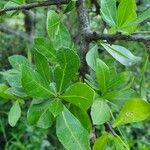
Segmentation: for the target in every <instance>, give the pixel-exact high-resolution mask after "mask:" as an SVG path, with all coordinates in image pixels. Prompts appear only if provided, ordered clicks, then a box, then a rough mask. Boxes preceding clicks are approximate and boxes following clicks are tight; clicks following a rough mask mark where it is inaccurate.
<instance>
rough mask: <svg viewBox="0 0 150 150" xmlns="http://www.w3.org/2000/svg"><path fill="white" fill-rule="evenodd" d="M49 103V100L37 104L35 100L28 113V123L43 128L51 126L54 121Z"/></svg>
mask: <svg viewBox="0 0 150 150" xmlns="http://www.w3.org/2000/svg"><path fill="white" fill-rule="evenodd" d="M35 101H37V100H35ZM49 105H50V101H49V100H47V101H46V100H45V101H43V102H41V103H37V104H36V103H34V101H33V102H32V104H31V106H30V108H29V110H28V113H27V120H28V123H29V124H30V125H36V126H38V127H40V128H43V129H47V128H49V127H50V126H51V125H52V123H53V117H52V114H51V112H50V111H49Z"/></svg>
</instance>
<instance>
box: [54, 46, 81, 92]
mask: <svg viewBox="0 0 150 150" xmlns="http://www.w3.org/2000/svg"><path fill="white" fill-rule="evenodd" d="M57 62H58V63H59V66H58V67H57V68H56V69H55V70H54V79H55V82H56V85H57V88H58V91H59V92H61V91H62V90H64V88H65V87H66V86H67V85H68V83H69V82H70V81H71V80H72V79H73V77H74V76H75V74H76V73H77V71H78V69H79V57H78V55H77V54H76V53H75V52H74V51H73V50H71V49H65V48H62V49H60V50H59V51H58V52H57Z"/></svg>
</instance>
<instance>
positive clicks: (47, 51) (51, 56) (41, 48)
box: [34, 38, 56, 62]
mask: <svg viewBox="0 0 150 150" xmlns="http://www.w3.org/2000/svg"><path fill="white" fill-rule="evenodd" d="M34 45H35V49H36V51H38V52H39V53H40V54H42V55H43V56H45V57H46V58H47V60H48V61H50V62H52V61H53V60H55V59H56V50H55V48H54V46H53V42H52V41H51V40H49V39H47V38H35V39H34Z"/></svg>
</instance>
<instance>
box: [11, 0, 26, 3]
mask: <svg viewBox="0 0 150 150" xmlns="http://www.w3.org/2000/svg"><path fill="white" fill-rule="evenodd" d="M11 1H12V2H14V3H17V4H23V3H25V0H11Z"/></svg>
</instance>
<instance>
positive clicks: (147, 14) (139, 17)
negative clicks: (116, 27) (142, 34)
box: [122, 8, 150, 28]
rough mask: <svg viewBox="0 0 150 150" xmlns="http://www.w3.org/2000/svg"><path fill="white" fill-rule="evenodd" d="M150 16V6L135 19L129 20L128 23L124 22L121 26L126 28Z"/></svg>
mask: <svg viewBox="0 0 150 150" xmlns="http://www.w3.org/2000/svg"><path fill="white" fill-rule="evenodd" d="M148 18H150V8H149V9H147V10H145V11H144V12H143V13H142V14H140V15H139V16H138V17H137V18H136V19H134V20H133V21H131V22H130V23H128V24H125V25H124V26H123V27H122V28H127V27H130V26H132V25H138V24H139V23H141V22H143V21H144V20H146V19H148Z"/></svg>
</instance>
